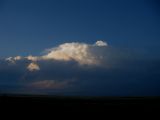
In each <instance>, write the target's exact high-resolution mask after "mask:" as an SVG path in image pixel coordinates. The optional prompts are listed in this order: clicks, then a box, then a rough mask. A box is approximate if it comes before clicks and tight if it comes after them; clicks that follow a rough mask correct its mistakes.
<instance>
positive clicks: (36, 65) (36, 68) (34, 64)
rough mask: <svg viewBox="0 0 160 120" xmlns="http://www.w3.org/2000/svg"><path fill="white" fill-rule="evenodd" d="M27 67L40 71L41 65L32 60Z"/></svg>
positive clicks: (30, 69)
mask: <svg viewBox="0 0 160 120" xmlns="http://www.w3.org/2000/svg"><path fill="white" fill-rule="evenodd" d="M27 69H28V70H29V71H38V70H40V67H39V65H38V64H36V63H33V62H32V63H30V64H29V65H28V66H27Z"/></svg>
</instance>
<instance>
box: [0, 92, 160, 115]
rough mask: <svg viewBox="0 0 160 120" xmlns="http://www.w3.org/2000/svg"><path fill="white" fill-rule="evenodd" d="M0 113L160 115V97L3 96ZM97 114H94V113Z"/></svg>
mask: <svg viewBox="0 0 160 120" xmlns="http://www.w3.org/2000/svg"><path fill="white" fill-rule="evenodd" d="M0 106H1V107H0V110H1V111H3V112H5V113H8V112H17V113H19V112H24V113H25V111H27V112H28V113H35V112H36V113H38V114H42V113H48V114H49V113H51V114H57V113H60V114H62V113H70V114H71V113H72V114H73V113H80V114H82V113H87V114H88V113H91V114H92V113H98V114H99V113H104V114H105V115H107V114H114V115H115V114H117V113H118V114H119V113H120V114H121V115H127V114H130V115H134V116H135V115H138V114H144V115H147V114H154V115H159V113H160V97H69V96H68V97H67V96H66V97H65V96H63V97H62V96H34V95H1V96H0ZM92 115H94V114H92Z"/></svg>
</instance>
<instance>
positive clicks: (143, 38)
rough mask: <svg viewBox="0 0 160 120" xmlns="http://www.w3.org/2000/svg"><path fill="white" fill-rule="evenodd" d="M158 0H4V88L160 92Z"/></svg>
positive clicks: (0, 53)
mask: <svg viewBox="0 0 160 120" xmlns="http://www.w3.org/2000/svg"><path fill="white" fill-rule="evenodd" d="M159 61H160V2H159V0H14V1H13V0H0V93H11V92H14V93H30V94H32V93H35V94H53V95H54V94H58V95H59V94H62V95H93V96H117V95H118V96H138V95H140V96H141V95H144V96H154V95H160V88H159V85H160V82H159V79H160V77H159V76H158V74H160V70H159V66H160V62H159Z"/></svg>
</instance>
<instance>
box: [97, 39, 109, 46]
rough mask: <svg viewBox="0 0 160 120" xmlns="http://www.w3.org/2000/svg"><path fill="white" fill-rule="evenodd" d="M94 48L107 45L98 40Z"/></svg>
mask: <svg viewBox="0 0 160 120" xmlns="http://www.w3.org/2000/svg"><path fill="white" fill-rule="evenodd" d="M95 45H96V46H108V44H107V43H106V42H104V41H102V40H98V41H97V42H96V43H95Z"/></svg>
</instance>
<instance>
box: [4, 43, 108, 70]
mask: <svg viewBox="0 0 160 120" xmlns="http://www.w3.org/2000/svg"><path fill="white" fill-rule="evenodd" d="M107 46H108V44H107V43H106V42H104V41H102V40H99V41H97V42H96V43H94V44H86V43H79V42H71V43H64V44H61V45H59V46H57V47H54V48H52V49H49V50H48V51H47V53H46V54H45V55H43V56H32V55H29V56H27V57H21V56H16V57H9V58H7V59H6V60H7V61H10V62H11V63H16V61H18V60H22V59H25V60H29V61H31V62H34V63H31V64H30V65H29V66H28V67H27V69H29V70H30V71H34V70H40V68H39V66H38V65H37V64H36V62H37V61H40V60H60V61H71V60H74V61H76V62H78V63H79V64H80V65H85V64H87V65H99V64H100V63H101V59H102V58H103V56H102V55H101V56H100V55H99V54H97V52H96V50H97V47H99V48H101V47H107Z"/></svg>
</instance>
